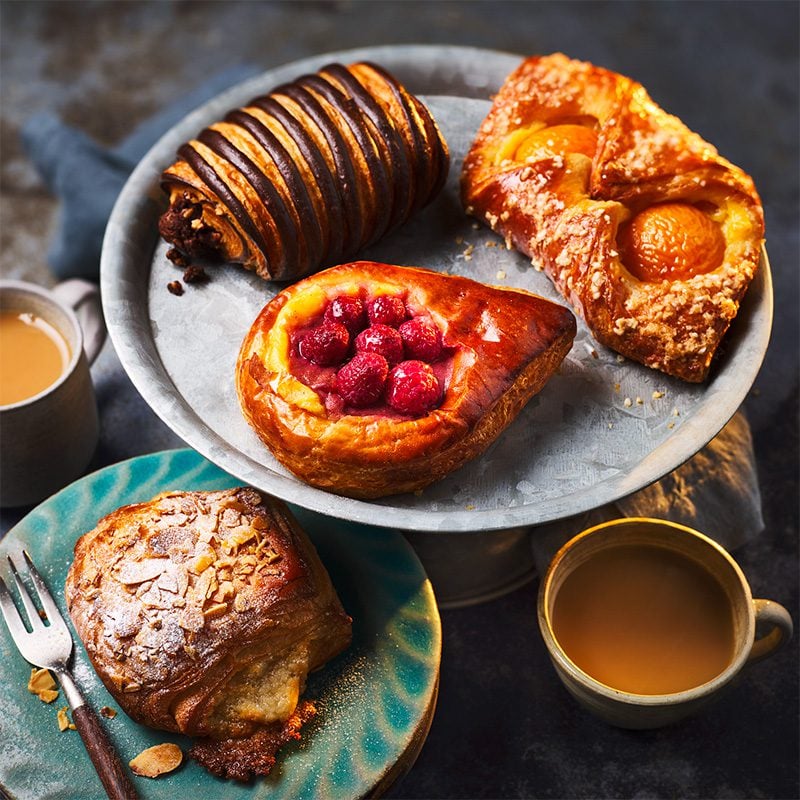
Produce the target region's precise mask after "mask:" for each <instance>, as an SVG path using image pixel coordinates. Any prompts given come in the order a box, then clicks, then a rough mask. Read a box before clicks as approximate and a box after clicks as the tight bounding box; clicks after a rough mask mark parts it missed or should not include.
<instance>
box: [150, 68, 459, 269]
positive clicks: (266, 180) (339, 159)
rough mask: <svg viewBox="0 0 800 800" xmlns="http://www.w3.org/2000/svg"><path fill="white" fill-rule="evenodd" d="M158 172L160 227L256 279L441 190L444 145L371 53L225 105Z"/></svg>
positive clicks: (338, 257)
mask: <svg viewBox="0 0 800 800" xmlns="http://www.w3.org/2000/svg"><path fill="white" fill-rule="evenodd" d="M178 156H179V157H180V158H179V160H178V161H176V162H175V163H174V164H173V165H172V166H170V167H169V168H168V169H167V170H165V171H164V174H163V176H162V186H163V188H164V190H165V191H166V192H167V193H168V194H169V197H170V207H169V209H168V210H167V211H166V213H165V214H164V215H163V216H162V218H161V220H160V223H159V230H160V233H161V235H162V236H163V237H164V238H165V239H166V240H167V241H168V242H170V243H171V244H173V245H174V246H175V248H176V249H177V250H178V251H180V253H181V254H183V255H184V256H188V257H190V258H201V259H210V260H214V261H225V262H236V263H240V264H243V265H244V266H245V267H247V268H248V269H253V270H255V271H256V272H257V273H258V274H259V275H260V276H261V277H263V278H266V279H275V280H287V279H294V278H298V277H301V276H303V275H305V274H307V273H309V272H312V271H313V270H315V269H318V268H319V267H320V266H322V265H330V264H335V263H338V262H340V261H343V260H346V259H347V258H348V257H350V256H352V255H353V254H354V253H356V252H358V251H359V250H361V249H362V248H364V247H366V246H367V245H369V244H371V243H372V242H375V241H377V240H378V239H379V238H381V237H382V236H383V235H384V234H385V233H387V232H388V231H389V230H392V229H393V228H395V227H397V226H398V225H400V224H401V223H402V222H404V221H405V220H406V219H407V218H408V217H409V216H410V215H411V214H413V213H414V212H416V211H417V210H418V209H420V208H421V207H422V206H424V205H426V204H427V203H428V202H430V201H431V200H432V199H433V198H434V197H435V196H436V195H437V194H438V193H439V191H440V190H441V188H442V186H443V185H444V182H445V179H446V177H447V172H448V168H449V154H448V151H447V146H446V144H445V142H444V139H443V138H442V137H441V135H440V133H439V130H438V128H437V127H436V123H435V122H434V120H433V118H432V117H431V115H430V113H429V112H428V110H427V109H426V108H425V106H424V105H423V104H422V103H421V102H420V101H419V100H418V99H417V98H415V97H414V96H413V95H411V94H409V93H408V92H407V91H406V90H405V88H404V87H403V86H402V85H401V84H400V83H399V82H398V81H397V80H396V79H395V78H394V77H392V76H391V75H389V74H388V73H387V72H385V71H384V70H383V69H381V68H380V67H378V66H376V65H374V64H368V63H358V64H351V65H350V66H348V67H344V66H342V65H340V64H330V65H328V66H326V67H324V68H323V69H322V70H320V71H319V72H318V73H315V74H313V75H305V76H303V77H301V78H298V79H297V80H296V81H293V82H292V83H288V84H285V85H282V86H279V87H277V88H275V89H273V90H272V92H270V93H269V94H268V95H265V96H262V97H257V98H255V99H253V100H252V101H251V102H250V103H249V104H248V105H247V106H246V107H244V108H240V109H235V110H233V111H231V112H230V113H229V114H228V115H227V116H226V117H225V118H224V120H222V121H220V122H216V123H214V124H212V125H211V126H209V127H208V128H206V129H205V130H203V131H202V132H201V133H200V134H199V135H198V136H197V138H196V139H194V140H192V141H190V142H187V143H185V144H184V145H183V146H181V148H180V149H179V150H178Z"/></svg>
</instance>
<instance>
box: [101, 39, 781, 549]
mask: <svg viewBox="0 0 800 800" xmlns="http://www.w3.org/2000/svg"><path fill="white" fill-rule="evenodd" d="M445 52H447V53H450V54H451V55H453V56H456V55H457V56H459V57H461V58H465V59H475V58H476V57H477V56H480V57H481V58H483V59H486V58H487V57H488V58H492V57H494V58H497V59H499V62H500V63H504V64H509V63H512V61H511V60H512V59H513V64H516V63H518V62H519V60H520V59H522V58H523V57H524V56H521V55H517V54H513V53H509V52H505V51H501V50H489V49H483V48H477V47H465V46H458V45H444V46H442V45H382V46H379V47H361V48H355V49H351V50H342V51H336V52H332V53H324V54H318V55H315V56H311V57H307V58H303V59H300V60H297V61H293V62H290V63H288V64H284V65H281V66H279V67H276V68H274V69H269V70H266V71H264V72H262V73H260V74H259V75H256V76H253V77H251V78H248V79H246V80H244V81H242V82H241V83H239V84H236V85H235V86H233V87H231V88H229V89H227V90H226V91H224V92H222V93H220V94H218V95H217V96H215V97H214V98H212V99H210V100H209V101H207V102H206V103H204V104H202V105H201V106H199V107H198V108H197V109H195V110H194V111H192V112H190V113H189V114H188V115H186V116H185V117H184V118H183V119H182V120H181V121H180V122H178V123H177V124H176V125H174V126H173V127H172V128H170V129H169V130H168V131H167V132H165V133H164V135H163V136H162V137H161V138H160V139H159V140H158V141H157V142H156V143H155V144H154V145H153V147H152V148H151V149H150V150H149V151H148V153H147V154H146V155H145V156H144V158H143V159H142V160H141V161H140V162H139V164H138V165H137V167H136V168H135V170H134V171H133V173H132V174H131V176H130V177H129V179H128V181H127V182H126V184H125V186H124V187H123V189H122V191H121V192H120V195H119V197H118V198H117V201H116V203H115V205H114V209H113V211H112V213H111V217H110V219H109V223H108V226H107V229H106V235H105V238H104V242H103V250H102V256H101V269H100V282H101V298H102V302H103V309H104V313H105V317H106V322H107V325H108V333H109V337H110V338H111V340H112V342H113V344H114V347H115V350H116V352H117V355H118V357H119V360H120V362H121V363H122V366H123V369H124V370H125V372H126V373H127V375H128V377H129V378H130V380H131V382H132V383H133V384H134V387H135V388H136V389H137V391H138V392H139V393H140V395H141V396H142V397H143V398H144V400H145V401H146V402H147V404H148V405H149V406H150V408H151V409H152V410H153V411H154V412H155V413H156V415H157V416H159V417H160V418H161V419H162V421H163V422H164V423H165V424H166V425H167V426H168V427H169V428H171V429H172V430H173V431H174V432H175V433H176V434H177V435H178V436H179V437H180V438H181V439H183V440H184V441H185V442H186V443H187V444H188V445H189V446H190V447H192V448H193V449H195V450H196V451H197V452H199V453H201V454H202V455H203V456H205V457H206V458H207V459H208V460H209V461H211V462H212V463H214V464H216V465H218V466H219V467H220V468H221V469H223V470H225V471H227V472H229V473H230V474H232V475H235V476H236V477H238V478H240V479H241V480H243V481H245V482H247V483H249V484H252V485H254V486H257V488H260V489H262V490H263V491H267V492H270V493H273V494H275V495H276V496H277V497H280V498H281V499H283V500H285V501H286V502H290V503H295V504H297V505H299V506H302V507H304V508H307V509H309V510H311V511H316V512H319V513H322V514H325V515H327V516H332V517H336V518H338V519H342V520H346V521H351V522H357V523H363V524H367V525H373V526H376V527H380V528H390V529H396V530H407V531H415V532H429V533H436V532H448V533H453V532H460V533H480V532H483V531H493V530H503V529H508V528H512V527H518V526H536V525H540V524H544V523H549V522H553V521H556V520H559V519H565V518H568V517H571V516H575V515H577V514H580V513H583V512H585V511H588V510H590V509H592V508H596V507H598V506H601V505H604V504H607V503H610V502H614V501H615V500H619V499H621V498H623V497H627V496H628V495H630V494H632V493H634V492H636V491H638V490H640V489H642V488H644V487H646V486H648V485H649V484H651V483H654V482H656V481H658V480H660V479H661V478H662V477H663V476H664V475H666V474H668V473H669V472H671V471H673V470H674V469H676V468H677V467H679V466H680V465H681V464H683V463H685V462H686V461H687V460H689V459H690V458H691V457H692V456H693V455H695V454H696V453H697V452H698V451H699V450H701V449H702V448H703V447H704V446H705V445H706V444H708V442H709V441H711V439H713V438H714V436H716V435H717V433H719V431H720V430H722V428H723V427H724V426H725V425H726V424H727V422H728V421H729V420H730V418H731V417H732V416H733V414H734V413H735V412H736V410H737V409H738V408H739V406H740V405H741V403H742V402H743V401H744V398H745V397H746V394H747V391H749V388H750V386H751V385H752V383H753V382H754V381H755V378H756V376H757V375H758V372H759V370H760V367H761V364H762V362H763V359H764V357H765V354H766V350H767V346H768V343H769V338H770V334H771V329H772V316H773V293H772V278H771V271H770V267H769V259H768V256H767V252H766V248H765V247H762V259H761V264H760V266H759V269H758V270H757V273H756V277H755V279H754V281H753V283H752V285H751V287H750V289H751V290H756V289H757V290H758V291H759V298H758V300H760V305H758V306H755V312H756V316H761V317H763V318H765V319H764V322H763V324H762V326H761V328H760V330H758V331H757V333H758V334H760V336H759V337H758V338H757V339H756V340H755V341H754V342H753V343H752V344H754V345H755V349H756V351H757V354H758V358H757V359H756V360H755V362H754V363H753V364H752V365H751V367H752V368H751V370H750V374H748V376H747V380H746V381H745V383H746V387H745V388H742V386H743V385H744V384H742V382H741V375H740V374H739V375H736V376H734V375H731V370H730V369H727V370H726V368H725V366H726V365H722V366H721V367H718V370H717V372H716V374H714V375H713V377H712V378H711V379H710V381H709V384H707V385H711V383H712V382H713V383H715V384H717V387H716V388H718V389H719V390H720V394H721V395H722V396H723V398H725V401H726V402H723V403H720V404H718V405H715V406H714V408H713V409H711V408H709V407H706V408H705V409H703V410H701V412H700V413H698V414H695V415H693V416H692V417H691V418H689V419H688V420H687V421H685V422H683V423H682V424H681V426H680V427H679V428H678V429H677V430H676V431H675V432H674V433H673V434H672V436H671V437H670V438H669V439H667V440H665V441H664V442H662V443H661V444H660V445H658V446H657V447H656V448H655V449H654V450H652V451H650V453H648V454H647V456H646V457H645V458H644V459H643V460H642V461H641V462H640V463H639V465H638V466H637V467H636V468H634V469H632V470H628V471H627V472H620V473H619V474H618V475H616V476H614V477H613V478H611V479H609V480H607V481H603V482H602V483H601V484H594V485H592V486H590V487H586V488H582V489H580V490H577V491H574V492H572V493H570V494H568V495H561V496H559V497H556V498H548V499H546V500H540V501H538V502H532V503H525V504H521V505H518V506H513V507H506V508H488V509H475V510H467V509H464V510H457V511H456V510H449V511H431V510H424V509H414V508H407V507H402V506H392V505H391V501H392V498H391V497H388V498H382V499H381V501H379V502H369V501H364V500H355V499H353V498H349V497H343V496H341V495H336V494H332V493H330V492H326V491H324V490H322V489H317V488H315V487H312V486H310V485H308V484H305V483H304V482H302V481H300V480H299V479H298V478H295V477H294V476H290V475H283V474H280V473H278V472H275V471H274V470H273V469H271V468H270V467H269V466H267V465H265V464H262V463H259V462H257V461H256V460H254V459H253V458H251V457H250V456H249V455H247V454H246V453H244V452H242V451H241V450H239V449H238V448H236V447H235V446H234V445H232V444H231V443H229V442H227V441H226V440H225V439H223V438H222V437H221V436H220V435H219V434H218V433H217V432H216V431H214V430H213V429H212V428H211V427H210V426H209V425H208V424H207V423H206V422H205V421H204V420H202V419H201V418H200V417H199V416H198V415H197V414H196V413H195V412H194V411H193V409H192V408H191V407H190V406H189V405H188V402H187V401H186V399H185V398H184V397H183V395H181V394H180V393H179V392H178V390H177V387H175V386H174V384H173V383H172V380H171V377H170V375H169V374H168V373H167V371H166V369H164V367H163V364H161V363H160V362H159V363H157V364H156V363H155V362H154V361H153V359H151V358H148V357H147V354H145V353H143V352H142V351H141V349H140V345H141V342H137V341H131V340H129V336H130V333H131V330H132V329H131V326H130V324H128V326H127V327H126V325H125V323H126V322H127V323H130V319H131V318H130V314H131V313H132V312H133V308H132V305H133V304H132V303H131V302H130V297H136V296H137V289H138V298H137V300H138V303H139V304H140V307H143V308H147V307H148V294H147V289H148V287H147V282H140V284H141V285H139V286H138V287H135V286H133V287H131V286H129V284H127V283H125V282H123V281H119V280H116V279H115V278H116V277H118V276H115V275H114V274H113V270H114V252H113V251H114V245H115V243H116V239H117V237H118V236H121V235H123V232H124V230H125V223H126V220H128V219H130V218H132V217H133V216H135V214H136V213H137V212H139V213H140V212H141V209H142V207H143V206H144V205H145V204H147V203H148V202H161V203H163V200H162V198H161V195H160V194H158V196H156V195H155V194H154V193H152V192H151V193H150V194H143V193H142V192H141V190H140V185H141V184H143V183H146V184H148V185H149V188H150V189H151V190H152V189H154V188H155V190H156V191H157V192H159V193H160V190H159V189H158V187H157V186H155V187H153V185H152V182H153V180H154V179H156V176H157V175H159V174H160V172H161V169H162V168H163V167H159V168H158V169H155V165H154V164H153V163H152V162H154V161H158V160H159V158H160V159H161V160H160V161H159V163H162V164H163V166H166V165H167V164H168V163H169V162H168V159H169V158H171V157H172V156H173V155H174V150H175V149H176V148H177V146H178V145H179V144H181V143H182V142H183V141H184V140H185V138H186V136H187V133H186V131H189V130H194V129H195V128H197V129H199V128H200V127H203V126H204V125H206V124H208V114H209V112H210V110H211V109H212V108H216V107H217V106H218V105H225V104H226V103H228V102H231V103H235V102H236V98H239V97H240V96H247V95H248V94H250V93H252V92H258V91H263V90H264V88H265V87H264V84H266V83H267V82H272V81H274V82H275V83H277V82H279V81H280V80H283V79H285V77H287V76H289V75H294V76H296V75H297V74H300V73H301V72H303V71H307V70H313V69H318V68H319V67H320V66H322V65H323V64H325V63H327V62H329V61H331V60H346V59H352V60H359V59H373V60H375V61H378V60H379V59H383V61H384V62H386V61H392V60H393V59H397V60H399V61H403V60H408V58H409V57H414V58H418V57H420V56H423V55H433V54H436V55H437V56H441V54H442V53H445ZM513 64H512V66H513ZM388 68H389V69H396V67H393V66H392V65H391V64H389V66H388ZM421 94H425V93H424V92H421ZM188 135H191V134H188ZM165 161H166V162H167V163H163V162H165ZM152 242H154V243H155V245H157V244H158V236H157V231H156V232H155V234H154V236H153V237H152ZM123 290H125V291H123ZM127 290H130V294H129V295H128V294H126V291H127ZM755 293H756V292H755V291H748V293H747V294H746V295H745V298H744V300H743V302H742V306H745V304H746V303H748V300H749V303H750V305H751V306H752V305H753V303H754V302H757V301H754V299H753V298H754V296H755ZM118 308H121V309H123V312H122V313H121V314H118V313H117V309H118ZM120 317H121V319H120ZM743 317H744V315H743V314H742V309H741V308H740V311H739V314H738V315H737V318H736V320H734V324H735V323H736V322H737V321H738V320H740V319H741V318H743ZM740 326H741V323H740ZM728 335H730V332H729V333H728ZM729 362H730V359H728V364H727V365H728V366H730V364H729ZM153 368H155V369H156V370H157V371H158V370H159V369H160V374H161V375H162V376H163V378H164V379H165V383H166V384H168V385H169V386H171V387H172V388H173V390H174V392H173V394H171V395H169V396H163V394H162V392H161V391H160V388H159V387H157V386H156V383H155V381H152V373H151V372H149V370H152V369H153ZM176 397H177V398H180V401H182V402H176ZM666 451H669V453H670V455H669V456H668V457H667V456H666V455H665V453H666ZM644 467H646V469H645V468H644ZM598 486H600V487H601V488H602V489H603V490H604V491H600V492H598V491H597V487H598ZM598 494H599V495H600V496H599V497H598ZM576 495H577V497H576ZM543 508H544V509H545V513H542V509H543ZM376 516H377V517H378V518H377V519H376Z"/></svg>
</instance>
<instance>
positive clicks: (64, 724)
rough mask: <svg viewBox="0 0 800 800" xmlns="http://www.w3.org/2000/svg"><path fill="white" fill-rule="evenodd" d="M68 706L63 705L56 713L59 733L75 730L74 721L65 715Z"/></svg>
mask: <svg viewBox="0 0 800 800" xmlns="http://www.w3.org/2000/svg"><path fill="white" fill-rule="evenodd" d="M68 708H69V706H64V707H63V708H59V709H58V713H57V714H56V720H57V721H58V729H59V730H60V731H61V733H64V731H74V730H76V728H75V723H74V722H72V721H71V720H70V718H69V717H68V716H67V709H68Z"/></svg>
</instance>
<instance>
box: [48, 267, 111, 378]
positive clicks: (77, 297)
mask: <svg viewBox="0 0 800 800" xmlns="http://www.w3.org/2000/svg"><path fill="white" fill-rule="evenodd" d="M53 294H54V295H55V296H56V297H57V298H58V299H59V300H60V301H61V302H62V303H64V305H67V306H70V308H72V310H73V311H74V312H75V314H76V316H77V317H78V322H80V324H81V329H82V330H83V351H84V352H85V353H86V360H87V361H88V362H89V364H90V365H91V364H92V363H93V362H94V360H95V359H96V358H97V356H98V354H99V353H100V350H101V349H102V347H103V343H104V342H105V340H106V323H105V320H104V319H103V310H102V306H101V305H100V290H99V289H98V287H97V286H96V285H95V284H94V283H90V282H89V281H84V280H81V279H80V278H71V279H70V280H67V281H63V282H62V283H59V284H58V285H57V286H55V287H54V288H53Z"/></svg>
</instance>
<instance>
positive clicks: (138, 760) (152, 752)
mask: <svg viewBox="0 0 800 800" xmlns="http://www.w3.org/2000/svg"><path fill="white" fill-rule="evenodd" d="M182 761H183V753H182V752H181V749H180V747H178V745H176V744H172V742H164V744H157V745H153V747H148V748H147V749H146V750H142V752H141V753H139V755H138V756H136V757H135V758H133V759H131V760H130V761H129V762H128V766H129V767H130V768H131V771H132V772H133V774H134V775H141V776H142V777H144V778H157V777H158V776H159V775H164V774H165V773H167V772H172V770H174V769H177V768H178V767H179V766H180V765H181V762H182Z"/></svg>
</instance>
